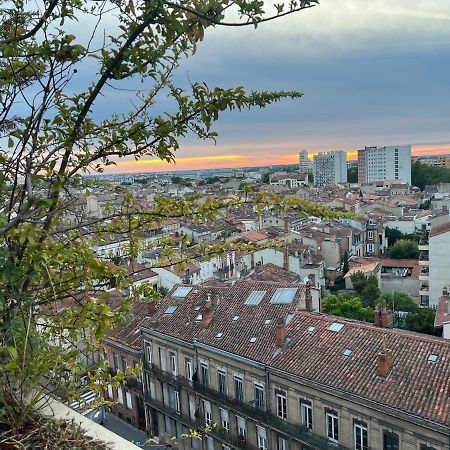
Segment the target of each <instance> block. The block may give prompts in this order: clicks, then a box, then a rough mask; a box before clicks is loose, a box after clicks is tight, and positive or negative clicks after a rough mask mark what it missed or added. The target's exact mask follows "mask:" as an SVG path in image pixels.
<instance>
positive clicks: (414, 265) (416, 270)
mask: <svg viewBox="0 0 450 450" xmlns="http://www.w3.org/2000/svg"><path fill="white" fill-rule="evenodd" d="M380 264H381V267H401V268H405V269H406V268H410V269H412V270H411V278H414V279H418V278H419V274H420V266H419V261H417V260H416V259H391V258H386V259H381V260H380Z"/></svg>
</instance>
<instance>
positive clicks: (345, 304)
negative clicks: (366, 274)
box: [322, 294, 373, 322]
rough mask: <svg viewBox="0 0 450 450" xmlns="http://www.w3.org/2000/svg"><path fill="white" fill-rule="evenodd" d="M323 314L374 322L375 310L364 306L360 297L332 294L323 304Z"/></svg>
mask: <svg viewBox="0 0 450 450" xmlns="http://www.w3.org/2000/svg"><path fill="white" fill-rule="evenodd" d="M322 310H323V312H326V313H329V314H333V315H335V316H340V317H347V318H348V319H355V320H362V321H366V322H372V321H373V309H372V308H370V307H368V306H366V307H364V306H363V303H362V301H361V299H360V298H359V297H353V296H351V295H349V294H330V295H328V296H327V297H325V298H324V300H323V302H322Z"/></svg>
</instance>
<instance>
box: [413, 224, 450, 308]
mask: <svg viewBox="0 0 450 450" xmlns="http://www.w3.org/2000/svg"><path fill="white" fill-rule="evenodd" d="M449 248H450V221H447V222H445V223H442V224H440V225H432V227H431V231H430V235H429V239H428V242H420V243H419V250H420V255H419V264H420V266H421V271H420V275H419V280H420V281H421V285H420V291H419V294H420V298H421V304H423V305H430V306H437V305H438V303H439V299H440V297H441V296H442V290H443V289H444V288H449V287H450V270H449V267H450V254H449Z"/></svg>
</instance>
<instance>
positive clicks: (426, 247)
mask: <svg viewBox="0 0 450 450" xmlns="http://www.w3.org/2000/svg"><path fill="white" fill-rule="evenodd" d="M429 250H430V246H429V244H428V242H427V243H419V251H421V252H427V251H429Z"/></svg>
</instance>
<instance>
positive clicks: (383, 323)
mask: <svg viewBox="0 0 450 450" xmlns="http://www.w3.org/2000/svg"><path fill="white" fill-rule="evenodd" d="M373 322H374V324H375V325H376V326H377V327H381V328H393V327H394V314H393V312H392V311H390V310H389V309H387V308H386V302H383V303H381V304H378V305H377V307H376V309H375V311H374V313H373Z"/></svg>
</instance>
